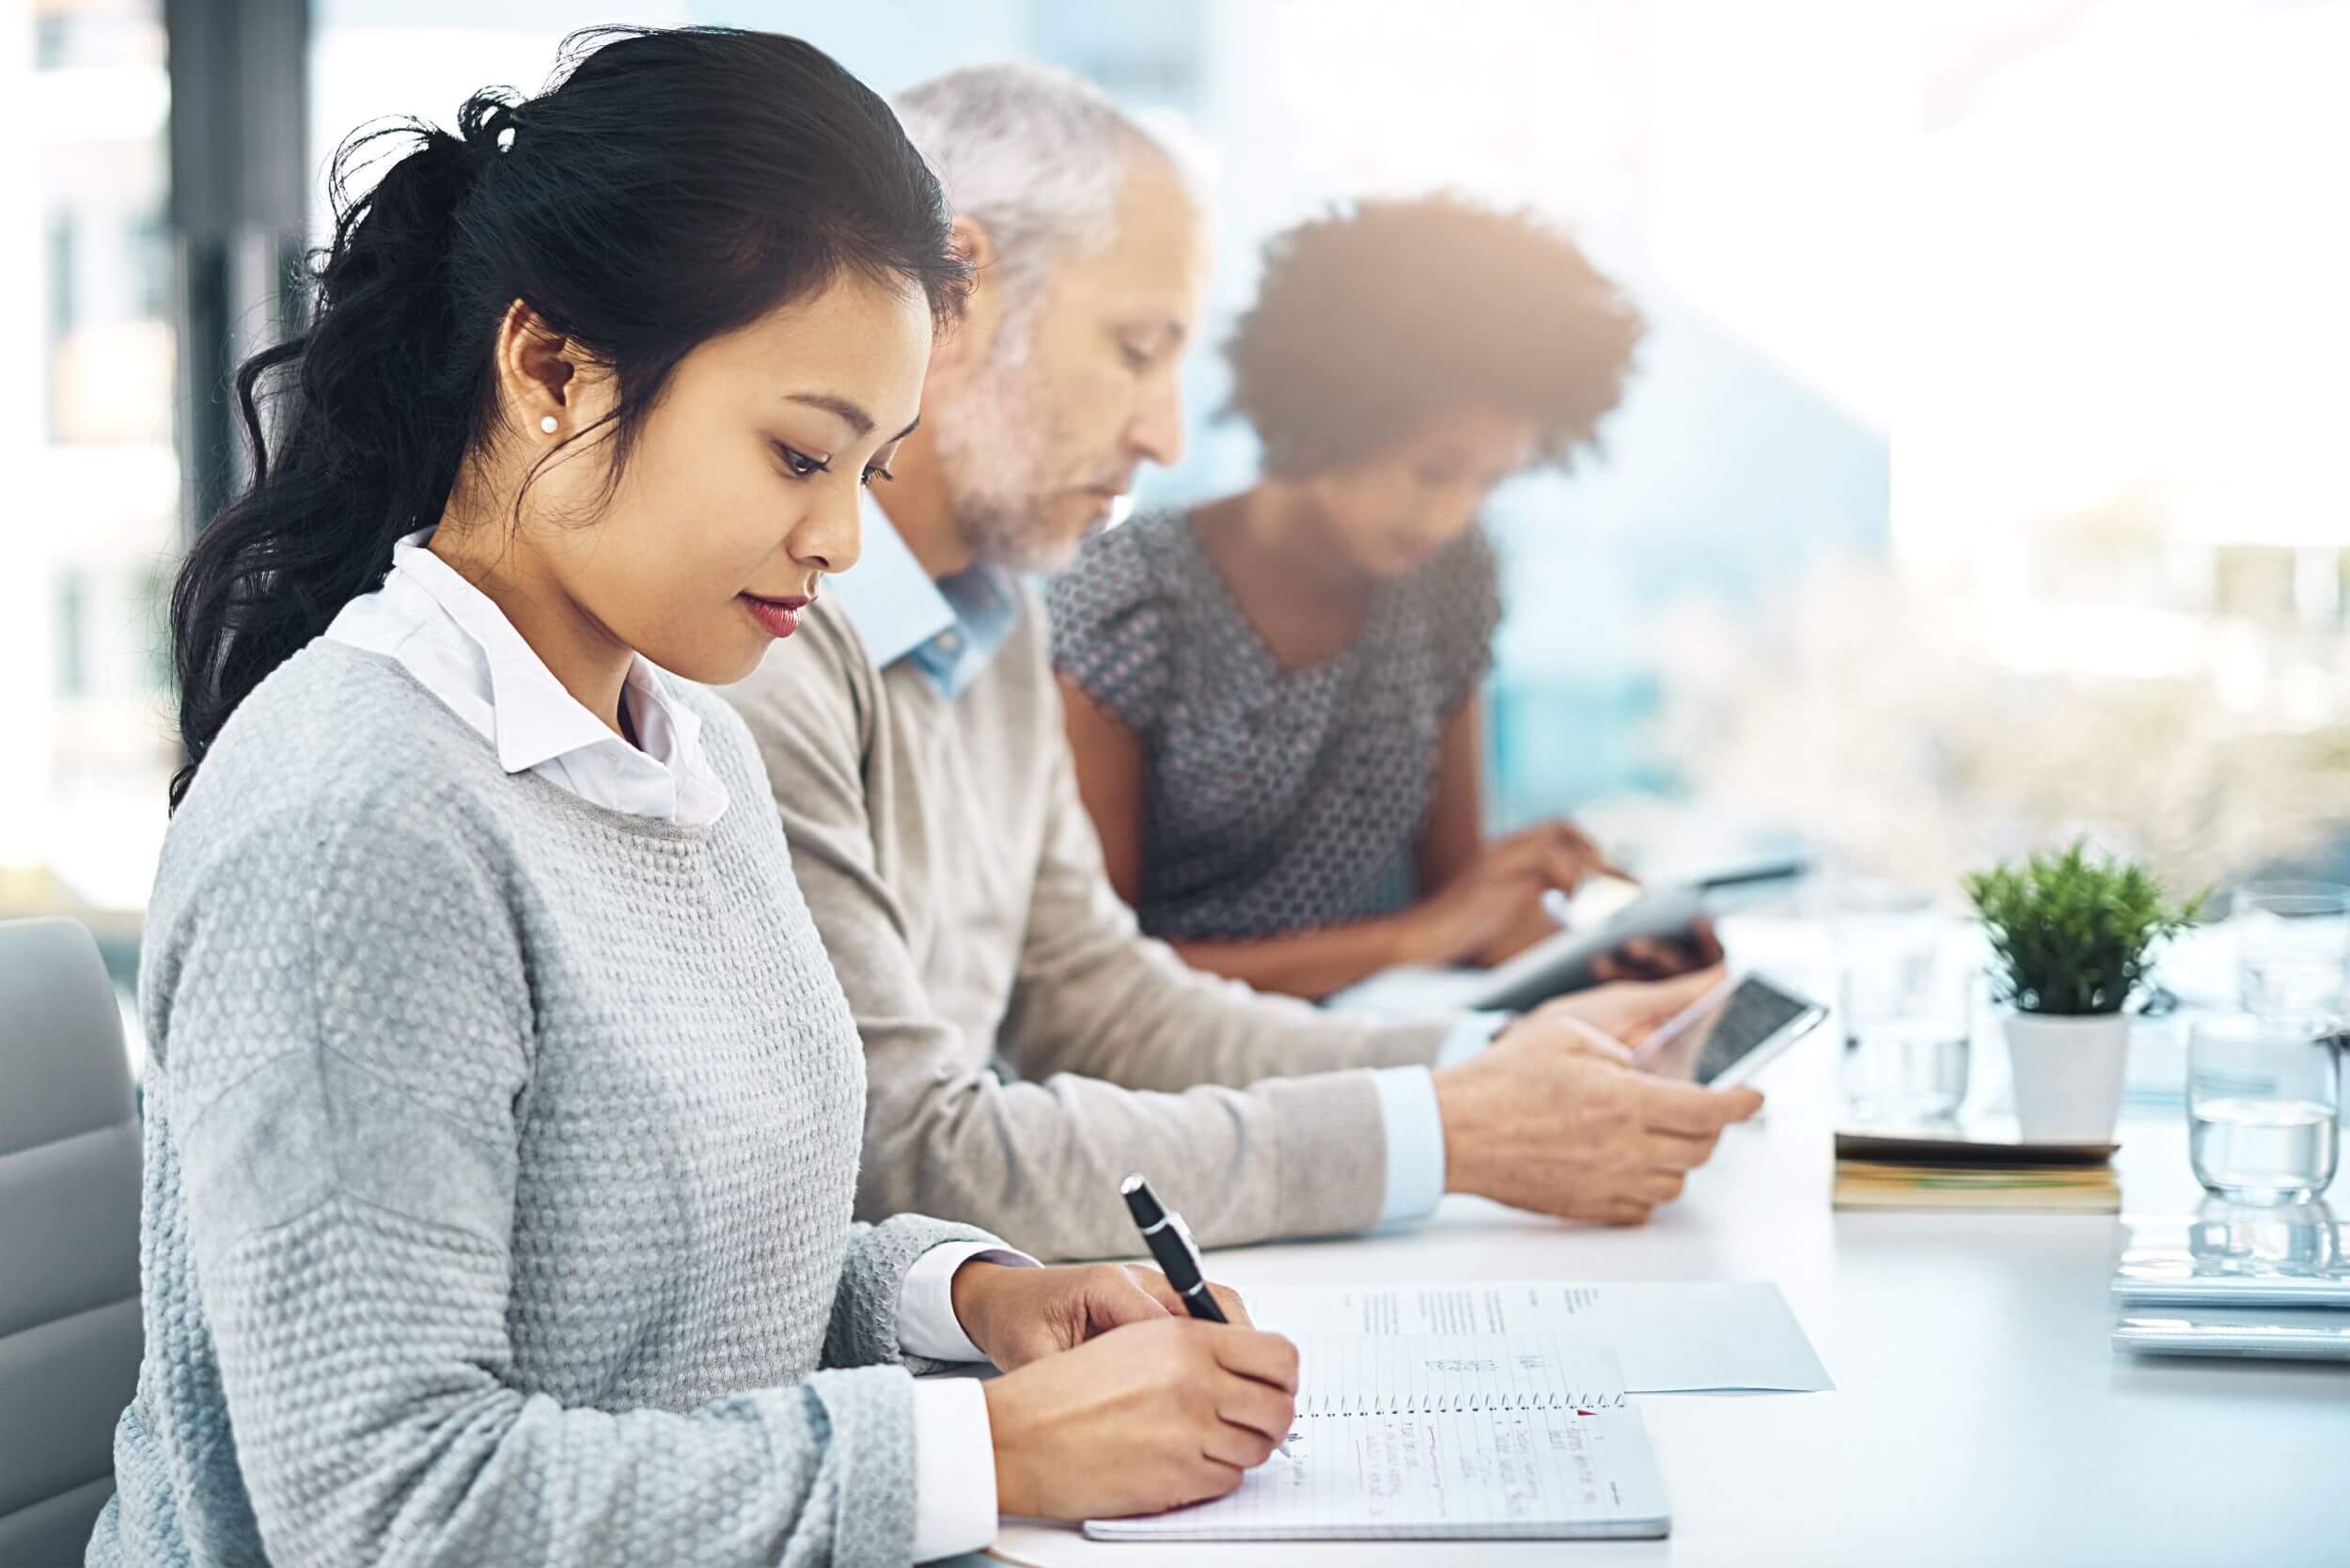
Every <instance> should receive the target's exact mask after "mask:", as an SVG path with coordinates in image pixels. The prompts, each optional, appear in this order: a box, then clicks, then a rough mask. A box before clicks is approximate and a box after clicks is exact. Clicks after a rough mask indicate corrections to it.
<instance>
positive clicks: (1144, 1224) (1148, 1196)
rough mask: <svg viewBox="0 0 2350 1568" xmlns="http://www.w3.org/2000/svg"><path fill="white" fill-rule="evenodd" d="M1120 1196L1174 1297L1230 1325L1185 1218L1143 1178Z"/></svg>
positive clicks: (1285, 1441)
mask: <svg viewBox="0 0 2350 1568" xmlns="http://www.w3.org/2000/svg"><path fill="white" fill-rule="evenodd" d="M1118 1196H1120V1198H1123V1199H1124V1200H1126V1212H1127V1213H1128V1214H1130V1215H1134V1216H1135V1228H1136V1230H1138V1231H1141V1232H1142V1243H1143V1245H1144V1246H1145V1247H1149V1248H1150V1249H1151V1256H1152V1259H1153V1260H1154V1261H1155V1262H1157V1263H1158V1265H1159V1272H1160V1273H1161V1274H1164V1275H1166V1276H1167V1283H1168V1284H1170V1285H1172V1286H1174V1287H1175V1294H1177V1295H1179V1296H1181V1297H1183V1309H1184V1310H1185V1311H1187V1312H1189V1313H1190V1314H1191V1315H1192V1316H1193V1317H1195V1318H1199V1319H1200V1320H1202V1321H1204V1322H1207V1323H1230V1322H1231V1321H1232V1320H1231V1319H1230V1318H1228V1317H1226V1316H1225V1315H1224V1309H1223V1308H1221V1307H1218V1306H1217V1305H1216V1304H1215V1297H1214V1294H1211V1293H1210V1292H1209V1290H1208V1276H1207V1273H1206V1271H1205V1269H1203V1268H1202V1267H1201V1265H1200V1262H1199V1248H1198V1247H1194V1246H1192V1244H1191V1231H1190V1230H1189V1228H1188V1227H1186V1226H1185V1225H1184V1224H1183V1215H1178V1214H1170V1213H1168V1212H1167V1210H1166V1209H1165V1208H1163V1207H1161V1206H1160V1204H1159V1200H1158V1197H1157V1195H1156V1194H1154V1193H1153V1192H1152V1190H1151V1184H1150V1183H1148V1182H1146V1181H1144V1180H1143V1179H1142V1178H1141V1177H1140V1176H1129V1177H1127V1178H1126V1179H1125V1180H1124V1181H1123V1182H1120V1184H1119V1185H1118ZM1295 1437H1296V1434H1295V1433H1292V1434H1291V1435H1289V1436H1287V1437H1284V1438H1282V1439H1281V1441H1280V1442H1279V1443H1278V1444H1277V1445H1276V1446H1277V1448H1278V1449H1279V1450H1280V1451H1281V1453H1282V1454H1283V1455H1285V1456H1287V1457H1289V1458H1295V1457H1296V1453H1295V1451H1294V1450H1292V1449H1291V1448H1290V1444H1291V1443H1292V1442H1293V1440H1294V1439H1295Z"/></svg>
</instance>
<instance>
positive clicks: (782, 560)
mask: <svg viewBox="0 0 2350 1568" xmlns="http://www.w3.org/2000/svg"><path fill="white" fill-rule="evenodd" d="M591 44H592V46H591V47H586V48H584V49H583V50H582V52H581V53H580V54H579V56H578V57H577V59H576V60H575V63H574V64H573V66H572V70H571V71H570V72H569V74H568V75H566V76H564V77H563V78H561V80H560V82H559V85H557V86H554V87H553V88H552V89H550V90H549V91H547V92H545V93H544V94H542V95H540V96H539V97H536V98H531V99H527V100H516V99H512V98H509V97H504V96H498V95H489V94H485V95H481V96H478V97H476V98H475V99H474V100H473V101H472V102H469V103H468V104H466V106H465V108H464V111H463V112H462V115H461V116H460V117H459V119H458V129H457V133H455V134H446V133H442V132H439V131H435V130H431V129H428V128H424V127H420V126H419V127H415V128H412V129H408V130H403V131H400V132H397V133H389V134H392V135H394V136H395V137H397V138H399V139H400V140H403V141H407V142H409V143H410V146H409V149H408V150H407V151H406V153H405V155H404V156H402V157H400V158H399V160H398V161H397V162H394V163H392V164H390V165H389V166H388V167H387V168H385V169H384V171H383V173H382V176H381V179H380V180H378V181H377V183H376V184H375V185H374V186H373V188H372V189H371V190H370V191H368V193H367V194H365V195H364V196H359V197H358V198H357V199H355V200H351V201H347V202H343V201H340V199H339V198H338V205H340V207H341V211H340V214H339V221H338V223H337V227H336V233H335V239H334V243H333V245H332V247H331V249H330V250H329V252H328V253H327V255H326V257H325V259H324V263H323V267H322V270H321V273H320V275H319V277H318V280H317V282H318V294H317V299H316V304H315V308H314V311H313V314H312V319H311V321H309V324H308V326H307V327H306V329H305V331H303V332H302V333H301V334H300V335H299V336H297V337H294V338H293V339H292V340H290V341H289V342H286V343H282V344H279V345H277V346H276V347H274V348H272V349H270V350H269V351H267V352H266V353H262V354H260V355H259V356H258V357H257V358H256V359H254V360H253V361H252V362H251V363H250V364H248V365H246V366H245V367H244V368H243V370H241V371H240V373H239V375H238V379H237V389H238V396H239V398H240V400H241V402H242V404H243V412H244V418H245V422H246V425H247V428H248V431H249V433H250V435H251V438H252V441H253V445H254V479H253V482H252V485H251V487H250V489H249V490H248V491H247V492H246V493H245V494H243V496H241V497H240V498H239V499H238V500H237V501H236V503H235V504H234V505H233V506H231V507H229V508H228V509H227V510H226V511H225V512H223V513H222V514H221V515H220V516H219V517H218V518H216V519H214V520H213V521H212V522H211V525H209V526H208V527H207V528H206V529H205V530H204V532H203V533H202V534H201V535H200V536H199V538H198V540H197V542H196V545H195V547H194V548H193V550H192V551H191V552H190V554H189V557H188V559H187V561H186V564H185V567H184V570H183V571H182V572H181V575H180V581H179V584H178V588H177V590H176V592H175V594H174V599H173V619H174V628H173V630H174V639H175V647H176V652H177V659H178V668H179V674H180V689H181V723H182V729H183V733H184V736H185V741H186V746H187V753H188V757H189V766H188V770H187V771H186V772H185V773H183V774H182V775H181V776H180V777H179V778H178V779H177V780H175V782H174V785H173V791H172V799H173V804H174V807H175V815H174V820H173V823H172V826H171V830H170V833H169V836H168V839H167V841H166V844H165V848H164V860H163V865H162V869H161V871H160V873H159V875H158V878H157V882H156V889H155V896H154V900H153V902H152V905H151V908H150V916H149V931H148V940H147V951H146V959H145V963H144V966H143V973H142V977H141V989H142V996H141V1004H142V1008H143V1011H144V1013H145V1017H146V1023H147V1029H148V1036H149V1043H150V1057H149V1069H148V1076H147V1098H146V1108H147V1130H146V1139H147V1148H146V1153H147V1167H146V1191H145V1197H144V1225H143V1232H144V1234H143V1254H144V1255H143V1271H144V1278H145V1292H144V1313H145V1319H144V1325H145V1333H146V1363H145V1366H144V1368H143V1370H142V1372H141V1376H140V1379H139V1388H138V1394H137V1397H136V1398H135V1399H134V1401H133V1403H132V1404H131V1405H130V1407H129V1408H128V1409H127V1410H126V1411H125V1412H124V1413H123V1417H122V1420H121V1423H120V1426H119V1429H118V1435H117V1441H116V1471H117V1480H118V1493H117V1496H116V1498H115V1500H114V1501H113V1502H111V1503H110V1504H109V1505H108V1506H107V1509H106V1511H105V1513H103V1515H102V1517H101V1519H100V1521H99V1525H98V1529H97V1533H96V1535H95V1537H94V1538H93V1540H92V1542H91V1544H90V1552H89V1559H90V1560H91V1561H92V1562H100V1563H116V1562H136V1563H149V1562H153V1563H164V1562H169V1563H179V1564H196V1565H209V1564H223V1563H232V1562H233V1563H247V1562H258V1561H261V1560H268V1561H270V1562H273V1563H275V1564H278V1565H279V1568H295V1565H313V1564H315V1565H327V1564H331V1565H335V1568H342V1565H345V1564H356V1563H375V1562H384V1563H400V1564H428V1563H507V1562H532V1563H547V1564H564V1563H586V1562H606V1561H609V1562H615V1563H643V1562H662V1561H679V1562H693V1563H697V1564H730V1563H742V1564H751V1563H760V1564H768V1563H777V1562H794V1563H800V1562H807V1563H817V1562H836V1563H883V1562H903V1561H906V1560H909V1559H917V1560H918V1559H923V1558H928V1557H932V1556H938V1555H944V1554H947V1553H950V1552H955V1551H961V1550H965V1549H969V1548H972V1547H976V1546H979V1545H980V1544H984V1543H985V1541H986V1540H987V1539H988V1538H989V1537H990V1535H991V1534H992V1533H993V1527H994V1521H995V1514H996V1513H997V1511H998V1510H999V1509H1001V1510H1003V1511H1005V1512H1017V1513H1038V1514H1047V1515H1056V1516H1064V1517H1078V1516H1084V1515H1088V1514H1095V1513H1121V1512H1137V1511H1143V1510H1150V1509H1156V1508H1163V1507H1167V1506H1170V1505H1173V1504H1176V1503H1179V1502H1183V1501H1188V1500H1191V1499H1194V1498H1199V1497H1207V1496H1211V1495H1214V1494H1216V1493H1219V1492H1223V1491H1228V1490H1230V1488H1231V1487H1233V1486H1235V1485H1237V1484H1238V1483H1239V1480H1240V1477H1241V1474H1242V1471H1243V1470H1244V1469H1246V1467H1248V1466H1253V1465H1256V1464H1260V1463H1261V1462H1262V1461H1263V1459H1264V1457H1265V1455H1266V1453H1267V1452H1268V1451H1269V1450H1270V1449H1271V1447H1272V1446H1273V1444H1274V1443H1275V1442H1276V1441H1277V1439H1278V1438H1279V1437H1281V1436H1282V1435H1284V1434H1285V1433H1286V1432H1287V1430H1288V1425H1289V1421H1290V1419H1291V1416H1292V1413H1293V1391H1294V1388H1295V1377H1296V1362H1295V1357H1294V1353H1293V1351H1292V1350H1291V1349H1290V1347H1289V1346H1288V1345H1287V1344H1286V1343H1285V1342H1284V1341H1280V1340H1277V1339H1275V1338H1273V1337H1271V1336H1268V1335H1263V1334H1259V1333H1256V1332H1253V1331H1252V1330H1250V1329H1248V1328H1246V1327H1245V1326H1230V1327H1227V1326H1221V1325H1211V1324H1200V1323H1195V1322H1193V1321H1191V1320H1190V1319H1188V1318H1187V1317H1184V1316H1182V1315H1181V1314H1180V1313H1178V1312H1171V1311H1170V1309H1171V1308H1173V1307H1175V1306H1176V1303H1175V1301H1174V1298H1173V1296H1172V1295H1171V1294H1170V1293H1169V1292H1168V1290H1167V1285H1166V1281H1165V1280H1164V1279H1162V1278H1159V1277H1157V1276H1156V1275H1154V1274H1152V1273H1150V1272H1148V1271H1144V1270H1128V1269H1123V1268H1118V1267H1113V1266H1105V1267H1099V1268H1089V1269H1042V1268H1037V1267H1033V1266H1029V1263H1028V1261H1027V1260H1026V1259H1024V1258H1022V1257H1021V1256H1020V1255H1019V1254H1017V1253H1013V1252H1010V1251H1008V1250H1006V1249H1004V1248H1003V1247H1001V1244H1000V1243H998V1242H996V1241H995V1238H993V1237H991V1236H988V1235H986V1234H984V1233H983V1232H979V1231H970V1230H968V1229H967V1228H963V1227H956V1226H949V1225H945V1224H941V1223H938V1222H935V1221H932V1220H927V1219H922V1218H918V1217H913V1216H901V1217H899V1218H895V1219H891V1220H889V1221H887V1222H886V1223H885V1224H881V1225H877V1226H864V1225H853V1224H852V1223H851V1221H850V1208H851V1202H852V1196H853V1189H854V1181H855V1170H856V1162H857V1151H858V1145H859V1141H860V1137H861V1132H862V1121H863V1104H864V1075H863V1060H862V1057H861V1054H860V1051H859V1048H858V1043H857V1039H856V1036H855V1033H854V1028H853V1027H852V1024H851V1021H850V1016H849V1012H848V1010H847V1007H846V1005H845V1003H844V1002H843V1000H842V997H841V995H840V991H839V988H838V983H837V982H836V981H835V980H834V978H833V975H832V972H831V970H830V969H829V967H828V966H827V964H826V961H825V957H824V953H823V948H822V946H821V944H820V942H819V940H818V938H817V935H816V933H815V930H814V928H813V926H812V925H811V924H810V922H809V919H808V917H807V910H806V908H805V906H804V905H803V904H802V902H801V900H800V895H799V892H798V890H797V888H796V886H794V884H793V882H792V879H791V868H790V863H789V858H788V853H787V850H786V847H785V844H784V841H783V839H782V837H781V834H780V831H779V830H778V828H777V826H776V816H775V813H774V812H773V811H772V810H771V809H769V808H768V806H767V803H766V798H765V793H764V792H765V783H764V780H763V778H762V776H761V775H760V766H759V761H758V758H757V756H756V754H755V753H754V751H753V749H752V747H751V745H750V742H749V739H748V737H747V736H746V735H745V734H744V732H743V730H742V728H741V724H740V722H739V721H738V720H736V719H735V718H734V717H733V716H732V714H731V713H730V712H729V710H728V709H727V708H726V706H725V705H724V704H722V703H720V702H717V701H715V700H713V699H712V698H710V697H708V696H707V695H705V694H704V693H702V692H701V691H700V690H698V689H697V686H696V685H695V684H692V683H689V682H727V681H732V680H735V679H738V678H740V677H741V676H742V675H744V673H746V672H747V671H748V670H749V669H750V668H751V667H752V666H753V665H754V664H755V663H756V662H757V661H758V659H759V658H760V655H761V654H762V653H763V652H764V651H765V650H766V649H767V648H768V646H769V645H770V643H771V642H772V641H773V640H774V639H775V638H776V637H779V636H784V635H789V634H790V633H791V629H792V627H793V625H794V623H795V620H796V618H797V617H798V616H799V615H800V614H802V613H803V612H804V611H805V610H806V609H807V605H808V603H809V601H811V600H813V599H815V598H816V597H817V595H818V592H819V588H820V585H821V582H822V579H823V577H824V575H825V574H826V573H829V572H839V571H845V570H846V569H847V568H848V567H849V566H851V565H852V564H853V563H854V561H855V559H856V555H857V548H858V536H857V505H856V502H857V491H858V487H859V486H860V485H861V484H863V483H865V482H867V481H868V480H869V479H878V478H881V477H882V476H883V475H884V474H885V473H886V470H887V465H888V463H889V460H890V456H891V452H892V448H893V447H894V445H895V443H896V442H897V441H898V440H899V439H900V438H901V436H903V435H904V434H905V433H906V432H907V431H909V430H911V429H912V428H913V425H914V423H915V421H916V416H917V406H918V402H919V397H920V391H921V383H922V374H923V369H924V366H925V362H926V360H927V356H928V353H929V350H930V346H931V342H932V335H933V333H934V331H936V330H937V329H938V327H939V326H940V325H941V324H942V323H945V322H947V321H949V320H950V319H951V318H952V316H953V314H954V312H955V309H956V307H957V304H958V300H959V292H960V290H961V288H962V285H963V282H964V269H963V266H962V263H961V262H960V260H959V259H958V258H957V257H956V256H955V254H954V253H953V251H952V249H951V248H950V246H949V244H948V226H947V219H946V215H945V214H944V213H943V212H941V210H940V197H939V191H938V187H937V184H936V182H935V181H934V180H932V176H931V174H930V172H929V170H928V169H927V168H925V167H924V165H922V163H921V161H920V160H919V158H918V157H917V156H916V154H915V153H914V151H913V150H912V149H911V148H910V147H909V146H908V145H907V143H906V141H905V139H904V137H903V136H902V135H901V133H900V132H899V129H898V126H897V123H896V121H895V120H894V119H893V118H891V116H890V114H889V112H888V110H887V109H886V108H885V107H884V105H883V104H882V103H881V102H880V101H879V100H878V99H877V98H875V97H874V96H873V95H872V94H871V93H870V92H869V91H867V90H866V89H865V88H864V87H863V86H860V85H858V84H857V83H856V82H855V81H854V79H852V78H851V77H849V76H848V75H847V74H846V73H844V72H843V71H841V70H840V69H839V68H838V66H837V65H835V64H834V63H833V62H832V61H831V60H829V59H827V58H826V57H825V56H823V55H821V54H819V53H818V52H817V51H815V50H813V49H811V48H809V47H807V45H805V44H802V43H798V42H796V41H793V40H791V39H782V38H776V37H770V36H764V35H760V34H752V33H739V32H730V31H718V30H691V31H683V32H652V33H646V32H633V31H632V32H626V33H619V34H609V35H599V36H597V37H596V38H594V39H592V40H591ZM361 145H369V146H371V145H376V144H372V143H367V144H361ZM345 157H346V160H348V158H349V157H350V149H346V155H345ZM344 166H345V168H346V169H347V168H348V163H347V162H346V164H345V165H344ZM1230 1305H1231V1306H1232V1307H1233V1308H1234V1309H1235V1316H1236V1319H1237V1320H1238V1322H1240V1323H1242V1324H1245V1322H1246V1320H1245V1318H1240V1317H1238V1314H1237V1310H1236V1309H1237V1305H1238V1304H1237V1303H1231V1304H1230ZM1113 1329H1115V1330H1116V1332H1115V1333H1114V1334H1111V1333H1110V1332H1109V1331H1110V1330H1113ZM982 1358H989V1359H993V1360H994V1361H995V1363H996V1364H997V1365H998V1366H1000V1367H1002V1368H1004V1369H1005V1372H1006V1375H1004V1376H1002V1377H1000V1378H997V1379H995V1380H994V1381H993V1382H990V1383H987V1384H984V1385H982V1384H980V1383H979V1382H976V1381H972V1380H967V1379H948V1380H937V1381H932V1382H926V1383H922V1384H917V1383H916V1382H915V1381H914V1380H913V1379H912V1378H911V1377H910V1376H909V1375H908V1368H909V1366H910V1365H911V1366H920V1365H923V1364H925V1363H927V1362H929V1361H947V1360H958V1359H960V1360H978V1359H982Z"/></svg>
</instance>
